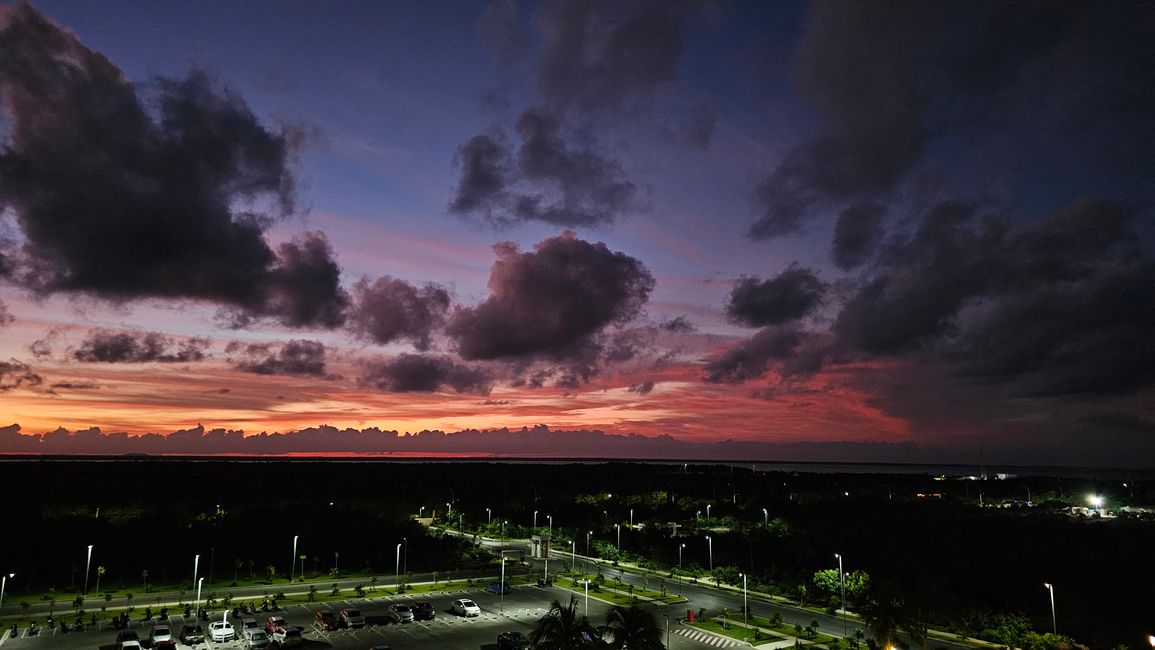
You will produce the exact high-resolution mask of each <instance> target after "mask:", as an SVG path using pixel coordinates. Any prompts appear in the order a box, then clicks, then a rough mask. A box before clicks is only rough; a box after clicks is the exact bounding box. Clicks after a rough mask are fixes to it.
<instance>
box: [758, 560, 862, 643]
mask: <svg viewBox="0 0 1155 650" xmlns="http://www.w3.org/2000/svg"><path fill="white" fill-rule="evenodd" d="M739 575H741V576H742V640H743V641H745V640H746V632H748V631H749V630H750V620H749V614H748V612H749V611H750V610H749V606H748V605H747V601H746V574H745V573H742V574H739ZM844 633H845V631H844Z"/></svg>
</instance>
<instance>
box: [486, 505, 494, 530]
mask: <svg viewBox="0 0 1155 650" xmlns="http://www.w3.org/2000/svg"><path fill="white" fill-rule="evenodd" d="M492 523H493V511H492V510H490V509H489V508H486V509H485V524H486V525H487V526H488V525H489V524H492Z"/></svg>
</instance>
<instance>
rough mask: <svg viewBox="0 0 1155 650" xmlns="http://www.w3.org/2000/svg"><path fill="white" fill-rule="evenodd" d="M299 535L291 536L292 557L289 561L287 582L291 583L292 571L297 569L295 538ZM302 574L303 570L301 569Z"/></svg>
mask: <svg viewBox="0 0 1155 650" xmlns="http://www.w3.org/2000/svg"><path fill="white" fill-rule="evenodd" d="M298 537H300V535H293V557H292V560H290V561H289V582H292V581H293V570H294V569H296V568H297V538H298ZM301 571H302V572H304V569H301Z"/></svg>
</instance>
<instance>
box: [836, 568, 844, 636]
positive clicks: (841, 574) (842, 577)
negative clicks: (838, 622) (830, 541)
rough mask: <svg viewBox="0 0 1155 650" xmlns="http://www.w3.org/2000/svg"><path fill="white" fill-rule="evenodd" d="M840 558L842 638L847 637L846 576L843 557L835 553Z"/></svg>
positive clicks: (839, 580) (839, 583)
mask: <svg viewBox="0 0 1155 650" xmlns="http://www.w3.org/2000/svg"><path fill="white" fill-rule="evenodd" d="M834 557H836V558H838V585H839V587H841V589H842V636H844V637H845V636H846V574H845V573H843V572H842V555H841V554H839V553H835V554H834Z"/></svg>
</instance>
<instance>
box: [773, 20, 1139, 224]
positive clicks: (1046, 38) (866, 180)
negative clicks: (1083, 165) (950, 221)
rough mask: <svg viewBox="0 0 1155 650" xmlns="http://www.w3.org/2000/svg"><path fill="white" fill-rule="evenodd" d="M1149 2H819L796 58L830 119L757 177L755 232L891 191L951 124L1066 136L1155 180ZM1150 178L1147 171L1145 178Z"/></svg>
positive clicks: (816, 103) (798, 73)
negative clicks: (1153, 173) (1151, 171)
mask: <svg viewBox="0 0 1155 650" xmlns="http://www.w3.org/2000/svg"><path fill="white" fill-rule="evenodd" d="M1152 25H1155V9H1153V8H1152V6H1151V5H1150V4H1148V3H1131V4H1126V5H1111V6H1105V5H1096V4H1094V3H1067V4H1058V5H1056V4H1045V3H1044V4H1033V3H998V2H990V3H956V4H951V3H925V2H924V3H919V2H877V3H865V4H864V3H813V4H810V5H808V15H807V18H806V22H805V26H804V32H803V37H802V40H801V44H800V46H799V49H798V52H797V56H796V58H795V62H796V63H795V71H794V72H795V77H796V82H797V88H798V93H799V94H800V96H801V98H802V99H803V100H804V101H806V102H807V103H808V104H809V105H810V106H811V107H812V108H813V109H814V110H815V112H816V114H817V116H818V118H819V121H820V127H819V131H818V133H817V134H816V135H815V136H814V137H812V138H810V139H808V140H806V141H804V142H802V143H801V144H799V145H797V146H795V147H793V148H792V149H790V150H789V151H788V152H787V153H786V154H785V155H784V157H783V158H782V160H781V161H780V162H779V163H778V164H777V166H776V167H775V168H774V169H773V170H772V171H771V172H770V173H769V174H768V175H767V177H766V178H765V179H764V180H763V181H762V182H761V183H760V184H759V185H758V186H757V188H756V190H755V206H756V220H755V223H754V225H753V226H752V227H751V231H750V234H751V235H752V236H753V237H755V238H771V237H777V236H781V235H786V234H790V233H792V232H794V231H795V230H797V229H798V228H799V227H800V225H801V224H802V222H803V220H804V219H806V218H807V217H808V216H810V214H811V213H812V212H814V211H815V210H816V209H818V208H820V207H823V206H828V205H832V204H833V205H841V204H844V203H846V202H852V201H863V200H875V201H877V200H880V199H882V198H884V197H886V196H887V195H889V194H890V193H891V192H892V191H893V190H895V188H896V187H898V186H899V184H900V183H902V182H903V181H904V180H906V179H907V178H908V177H909V175H910V173H911V171H912V170H913V169H915V168H916V167H917V166H918V165H919V163H920V162H921V161H922V158H923V156H924V155H925V153H926V151H927V150H928V148H930V146H931V145H932V144H935V143H936V142H938V141H939V140H940V139H941V138H943V137H945V136H954V135H958V134H960V133H961V134H965V135H967V136H968V137H969V138H970V139H971V141H974V142H977V141H978V138H979V137H981V136H985V135H995V134H998V135H1005V134H1008V133H1011V134H1019V135H1022V136H1023V137H1025V138H1027V139H1029V140H1030V141H1032V142H1039V141H1042V140H1043V139H1044V138H1045V139H1046V140H1047V141H1053V142H1063V143H1064V144H1065V145H1069V147H1068V151H1067V152H1066V155H1071V156H1079V157H1082V158H1086V159H1091V160H1096V161H1099V162H1100V163H1101V164H1102V165H1103V166H1104V167H1110V168H1113V169H1116V170H1117V171H1118V174H1119V176H1120V178H1123V179H1129V181H1130V182H1132V183H1133V184H1134V183H1141V184H1146V183H1147V179H1146V178H1145V177H1144V175H1143V174H1142V173H1141V172H1139V171H1138V170H1139V169H1142V168H1144V167H1147V168H1149V167H1150V165H1151V164H1152V163H1153V162H1155V157H1153V155H1152V153H1151V152H1152V147H1153V146H1155V129H1153V128H1152V118H1153V117H1155V113H1153V109H1152V106H1155V97H1153V96H1152V95H1153V93H1155V91H1152V88H1155V72H1153V70H1155V52H1152V50H1151V48H1150V46H1149V40H1150V38H1149V37H1150V34H1149V31H1150V28H1151V26H1152ZM1138 187H1143V185H1138Z"/></svg>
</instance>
